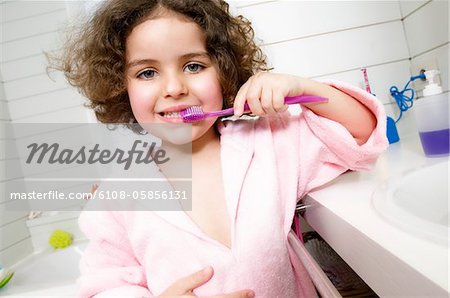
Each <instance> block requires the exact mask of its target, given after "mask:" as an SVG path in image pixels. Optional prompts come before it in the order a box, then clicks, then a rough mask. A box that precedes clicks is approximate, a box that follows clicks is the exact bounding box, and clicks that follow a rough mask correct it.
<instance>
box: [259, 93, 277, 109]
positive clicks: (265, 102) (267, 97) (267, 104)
mask: <svg viewBox="0 0 450 298" xmlns="http://www.w3.org/2000/svg"><path fill="white" fill-rule="evenodd" d="M261 106H262V108H263V110H264V113H265V114H269V115H275V114H276V111H275V109H274V97H273V91H272V88H264V87H263V90H262V92H261Z"/></svg>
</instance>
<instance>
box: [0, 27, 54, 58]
mask: <svg viewBox="0 0 450 298" xmlns="http://www.w3.org/2000/svg"><path fill="white" fill-rule="evenodd" d="M60 42H61V40H60V39H59V38H58V37H57V36H56V34H55V33H54V32H50V33H46V34H41V35H37V36H33V37H29V38H26V39H19V40H15V41H11V42H5V43H2V44H1V46H2V47H1V49H2V53H1V55H2V56H1V57H2V60H1V61H2V62H8V61H11V60H17V59H21V58H27V57H29V56H34V55H41V54H42V53H43V52H44V51H52V50H57V49H59V48H60V47H61V46H60Z"/></svg>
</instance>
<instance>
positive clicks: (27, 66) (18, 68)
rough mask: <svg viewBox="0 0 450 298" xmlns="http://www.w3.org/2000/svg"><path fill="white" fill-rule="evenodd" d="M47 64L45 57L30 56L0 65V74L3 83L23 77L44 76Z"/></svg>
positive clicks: (42, 55)
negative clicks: (0, 74)
mask: <svg viewBox="0 0 450 298" xmlns="http://www.w3.org/2000/svg"><path fill="white" fill-rule="evenodd" d="M47 65H48V62H47V58H46V57H45V55H44V54H43V53H42V54H40V55H36V56H31V57H27V58H23V59H20V60H14V61H10V62H5V63H2V64H1V73H2V77H3V81H4V82H8V81H11V80H17V79H20V78H24V77H30V76H35V75H41V74H45V73H46V72H47V71H46V68H47Z"/></svg>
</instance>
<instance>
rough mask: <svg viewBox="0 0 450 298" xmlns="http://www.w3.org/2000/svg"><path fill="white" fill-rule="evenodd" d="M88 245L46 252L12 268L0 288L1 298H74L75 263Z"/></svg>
mask: <svg viewBox="0 0 450 298" xmlns="http://www.w3.org/2000/svg"><path fill="white" fill-rule="evenodd" d="M86 244H87V242H75V243H73V244H72V245H71V246H69V247H67V248H65V249H58V250H51V249H48V250H46V251H43V252H41V253H38V254H33V255H31V256H29V257H27V258H25V259H24V260H22V261H20V262H19V263H17V264H16V265H14V266H13V267H12V268H11V269H12V270H13V271H14V276H13V278H12V279H11V280H10V282H9V283H8V284H7V285H6V286H5V287H4V288H3V289H0V296H1V297H16V298H18V297H21V298H22V297H53V296H54V297H75V296H76V293H77V286H76V283H75V281H76V279H77V278H78V276H79V274H80V271H79V269H78V264H79V261H80V257H81V255H82V253H83V250H84V248H85V247H86Z"/></svg>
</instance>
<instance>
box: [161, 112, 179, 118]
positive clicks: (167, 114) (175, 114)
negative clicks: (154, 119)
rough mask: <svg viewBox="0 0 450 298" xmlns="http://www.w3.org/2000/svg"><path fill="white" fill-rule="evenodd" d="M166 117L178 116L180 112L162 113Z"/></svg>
mask: <svg viewBox="0 0 450 298" xmlns="http://www.w3.org/2000/svg"><path fill="white" fill-rule="evenodd" d="M164 117H166V118H180V112H166V113H164Z"/></svg>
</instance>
